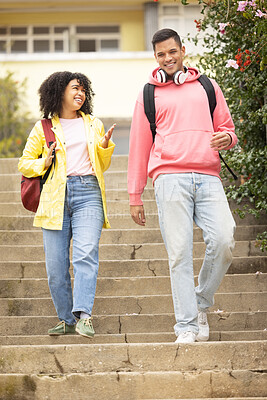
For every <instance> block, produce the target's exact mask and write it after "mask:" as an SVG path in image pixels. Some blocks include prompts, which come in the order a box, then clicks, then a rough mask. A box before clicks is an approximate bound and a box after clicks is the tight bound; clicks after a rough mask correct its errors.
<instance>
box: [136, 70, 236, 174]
mask: <svg viewBox="0 0 267 400" xmlns="http://www.w3.org/2000/svg"><path fill="white" fill-rule="evenodd" d="M198 81H199V82H200V83H201V85H202V86H203V88H204V89H205V91H206V93H207V96H208V100H209V107H210V115H211V119H212V120H213V112H214V110H215V107H216V104H217V101H216V95H215V90H214V87H213V84H212V83H211V81H210V79H209V78H208V77H207V76H206V75H200V77H199V78H198ZM154 92H155V85H152V84H151V83H146V84H145V86H144V90H143V97H144V109H145V114H146V116H147V119H148V121H149V123H150V129H151V132H152V137H153V142H154V140H155V136H156V133H157V132H156V128H157V127H156V109H155V97H154ZM219 157H220V159H221V160H222V161H223V162H224V164H225V166H226V168H227V169H228V171H229V172H230V173H231V174H232V175H233V177H234V179H235V180H237V179H238V178H237V176H236V175H235V173H234V172H233V171H232V170H231V168H230V167H229V166H228V165H227V163H226V162H225V160H224V159H223V157H222V155H221V154H220V152H219Z"/></svg>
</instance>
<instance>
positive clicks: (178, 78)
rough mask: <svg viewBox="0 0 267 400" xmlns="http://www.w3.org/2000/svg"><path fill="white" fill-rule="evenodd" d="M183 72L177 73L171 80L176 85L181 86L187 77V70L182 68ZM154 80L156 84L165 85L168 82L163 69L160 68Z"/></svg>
mask: <svg viewBox="0 0 267 400" xmlns="http://www.w3.org/2000/svg"><path fill="white" fill-rule="evenodd" d="M184 70H185V72H183V71H177V72H175V74H174V75H173V77H172V80H173V82H174V83H175V84H176V85H182V84H183V83H184V82H185V80H186V78H187V77H188V69H187V68H186V67H184ZM156 78H157V81H158V82H161V83H165V82H167V80H168V74H167V72H166V71H164V69H161V68H160V69H159V70H158V71H157V73H156Z"/></svg>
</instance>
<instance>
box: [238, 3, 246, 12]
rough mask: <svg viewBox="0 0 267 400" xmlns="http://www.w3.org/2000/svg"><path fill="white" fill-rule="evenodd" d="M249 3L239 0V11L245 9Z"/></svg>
mask: <svg viewBox="0 0 267 400" xmlns="http://www.w3.org/2000/svg"><path fill="white" fill-rule="evenodd" d="M247 4H248V2H247V1H239V2H238V8H237V11H245V8H246V6H247Z"/></svg>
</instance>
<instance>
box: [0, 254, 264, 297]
mask: <svg viewBox="0 0 267 400" xmlns="http://www.w3.org/2000/svg"><path fill="white" fill-rule="evenodd" d="M136 261H138V260H136ZM102 262H103V260H102ZM255 275H256V276H258V275H262V276H264V277H265V276H267V272H259V273H244V274H225V276H224V277H227V276H228V277H233V276H238V277H239V278H242V277H243V276H244V277H245V276H248V277H251V276H255ZM194 276H195V278H197V276H198V275H196V274H195V275H194ZM157 278H159V279H160V278H163V279H166V278H170V276H169V275H161V276H135V277H133V276H130V277H129V276H121V277H117V276H115V277H112V276H111V277H101V276H99V277H98V278H97V279H98V280H115V281H117V280H119V279H120V280H140V279H157ZM1 280H2V281H26V280H27V281H35V280H36V281H46V280H47V278H2V279H1ZM246 293H247V292H246Z"/></svg>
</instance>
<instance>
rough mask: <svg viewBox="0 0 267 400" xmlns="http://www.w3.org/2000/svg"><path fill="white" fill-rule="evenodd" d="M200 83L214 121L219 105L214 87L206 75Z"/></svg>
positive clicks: (199, 79)
mask: <svg viewBox="0 0 267 400" xmlns="http://www.w3.org/2000/svg"><path fill="white" fill-rule="evenodd" d="M198 81H199V82H200V83H201V85H202V86H203V88H204V89H205V90H206V93H207V96H208V100H209V107H210V115H211V119H212V121H213V112H214V110H215V107H216V105H217V101H216V94H215V90H214V86H213V84H212V83H211V81H210V79H209V78H208V77H207V76H206V75H200V77H199V78H198ZM218 153H219V157H220V159H221V160H222V162H223V163H224V165H225V166H226V168H227V169H228V171H229V172H230V173H231V174H232V176H233V178H234V179H235V180H237V179H238V178H237V176H236V174H235V173H234V172H233V171H232V170H231V168H230V167H229V165H228V164H227V162H226V161H225V160H224V158H223V156H222V155H221V153H220V152H218Z"/></svg>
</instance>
